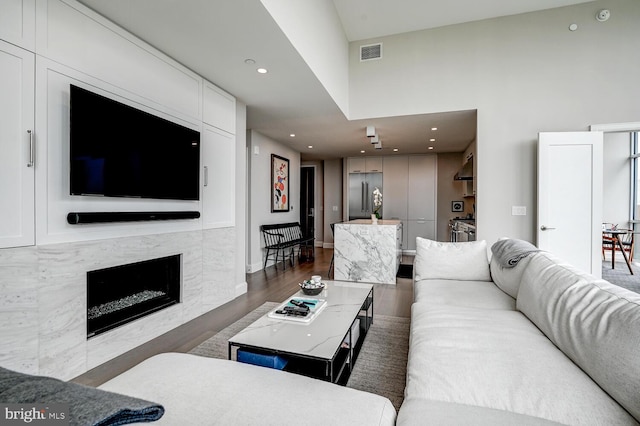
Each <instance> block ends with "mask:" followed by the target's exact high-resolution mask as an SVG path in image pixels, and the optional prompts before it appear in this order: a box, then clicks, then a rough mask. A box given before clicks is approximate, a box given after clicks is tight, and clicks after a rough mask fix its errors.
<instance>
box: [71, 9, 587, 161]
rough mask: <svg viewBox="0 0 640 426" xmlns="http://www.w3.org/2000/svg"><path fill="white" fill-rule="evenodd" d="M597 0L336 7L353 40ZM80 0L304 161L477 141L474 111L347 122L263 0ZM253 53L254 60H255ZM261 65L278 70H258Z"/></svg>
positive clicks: (454, 147)
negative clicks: (226, 96) (239, 105)
mask: <svg viewBox="0 0 640 426" xmlns="http://www.w3.org/2000/svg"><path fill="white" fill-rule="evenodd" d="M296 1H299V0H296ZM326 1H329V0H326ZM588 1H592V0H517V1H513V0H457V1H442V0H440V1H433V0H393V1H391V0H333V3H334V5H335V7H336V10H337V12H338V15H339V17H340V19H341V21H342V23H343V27H344V30H345V33H346V35H347V37H348V39H349V40H350V41H354V40H362V39H365V38H372V37H379V36H384V35H390V34H396V33H402V32H408V31H415V30H420V29H426V28H434V27H440V26H444V25H451V24H455V23H462V22H469V21H474V20H480V19H487V18H492V17H497V16H505V15H512V14H518V13H524V12H529V11H534V10H542V9H547V8H553V7H560V6H566V5H570V4H577V3H585V2H588ZM80 2H81V3H83V4H85V5H86V6H88V7H90V8H91V9H93V10H95V11H96V12H98V13H100V14H101V15H103V16H105V17H107V18H109V19H110V20H112V21H113V22H115V23H117V24H118V25H120V26H122V27H123V28H125V29H127V30H128V31H130V32H131V33H133V34H135V35H137V36H138V37H140V38H141V39H143V40H145V41H147V42H148V43H150V44H151V45H153V46H155V47H156V48H157V49H159V50H161V51H163V52H164V53H166V54H167V55H169V56H171V57H173V58H174V59H176V60H177V61H179V62H181V63H182V64H184V65H185V66H187V67H188V68H190V69H192V70H193V71H195V72H197V73H198V74H200V75H202V76H203V77H204V78H205V79H207V80H209V81H211V82H213V83H214V84H216V85H218V86H220V87H221V88H223V89H225V90H226V91H228V92H230V93H231V94H233V95H234V96H236V97H237V98H238V99H239V100H240V101H241V102H243V103H245V104H246V105H247V127H248V128H250V129H253V130H256V131H258V132H260V133H262V134H264V135H265V136H268V137H270V138H272V139H274V140H277V141H279V142H281V143H284V144H286V145H289V146H291V147H293V148H294V149H296V150H297V151H300V152H301V158H302V159H305V160H314V159H330V158H338V157H345V156H353V155H361V154H360V152H361V150H365V151H366V153H365V155H380V154H385V155H386V154H389V153H392V152H393V151H392V150H393V148H398V153H402V154H409V153H425V152H459V151H462V150H464V149H465V148H466V146H467V145H468V144H469V142H471V141H472V140H473V139H474V138H475V134H476V113H475V111H459V112H443V113H439V114H424V115H414V116H403V117H385V118H372V119H367V120H352V121H349V120H347V119H346V118H345V117H344V115H343V114H342V112H341V111H340V109H339V108H338V107H337V106H336V104H335V102H334V101H333V99H332V98H331V97H330V96H329V94H328V93H327V92H326V90H325V89H324V87H323V86H322V85H321V84H320V82H319V81H318V80H317V78H316V77H315V75H314V73H313V72H312V71H311V70H310V69H309V67H308V65H307V64H306V63H305V61H304V60H303V59H302V58H301V57H300V55H299V54H298V52H297V51H296V50H295V49H294V48H293V47H292V45H291V44H290V43H289V41H288V40H287V38H286V37H285V36H284V35H283V33H282V31H281V30H280V28H278V26H277V25H276V24H275V22H274V21H273V19H272V18H271V16H270V15H269V13H268V12H267V11H266V10H265V8H264V6H263V5H262V3H261V2H260V1H259V0H233V1H231V0H109V1H104V0H80ZM248 58H251V59H253V60H254V61H255V63H254V64H247V63H246V62H245V60H246V59H248ZM258 66H264V67H266V68H268V69H269V72H268V73H267V74H258V73H256V72H255V69H256V67H258ZM370 125H373V126H375V127H376V129H378V130H379V133H380V135H381V137H382V142H383V150H382V151H380V150H374V149H372V146H371V144H369V143H368V142H367V139H366V137H365V130H364V129H365V127H366V126H370ZM432 127H438V134H437V137H438V147H436V149H435V150H434V151H426V149H427V148H426V144H427V141H428V138H429V135H430V133H429V132H430V131H431V130H430V129H431V128H432ZM292 133H294V134H295V135H296V136H295V137H291V136H290V134H292ZM309 146H312V147H313V148H309Z"/></svg>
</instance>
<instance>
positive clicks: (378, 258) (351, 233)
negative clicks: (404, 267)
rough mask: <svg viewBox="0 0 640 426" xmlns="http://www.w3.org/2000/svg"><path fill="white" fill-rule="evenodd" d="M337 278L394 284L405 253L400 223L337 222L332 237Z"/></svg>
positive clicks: (395, 221)
mask: <svg viewBox="0 0 640 426" xmlns="http://www.w3.org/2000/svg"><path fill="white" fill-rule="evenodd" d="M333 240H334V242H333V250H334V252H333V253H334V268H335V272H334V279H335V280H340V281H357V282H358V281H361V282H367V283H379V284H395V283H396V273H397V272H398V268H399V267H400V260H401V257H402V250H401V248H400V245H401V242H402V223H401V222H400V221H399V220H379V221H378V223H377V224H374V223H372V221H371V220H369V219H357V220H351V221H349V222H344V223H336V224H335V226H334V238H333Z"/></svg>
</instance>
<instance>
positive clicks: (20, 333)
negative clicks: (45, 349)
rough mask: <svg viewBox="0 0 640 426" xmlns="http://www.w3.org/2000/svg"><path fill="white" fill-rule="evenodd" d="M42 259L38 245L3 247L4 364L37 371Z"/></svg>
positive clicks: (0, 334) (0, 356)
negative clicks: (39, 259)
mask: <svg viewBox="0 0 640 426" xmlns="http://www.w3.org/2000/svg"><path fill="white" fill-rule="evenodd" d="M37 265H38V262H37V251H36V249H35V247H24V248H17V249H11V250H9V249H3V250H0V271H2V273H0V324H2V327H0V365H2V366H3V367H5V368H9V369H12V370H16V371H21V372H23V373H29V374H36V373H38V368H39V356H38V288H37V286H38V267H37Z"/></svg>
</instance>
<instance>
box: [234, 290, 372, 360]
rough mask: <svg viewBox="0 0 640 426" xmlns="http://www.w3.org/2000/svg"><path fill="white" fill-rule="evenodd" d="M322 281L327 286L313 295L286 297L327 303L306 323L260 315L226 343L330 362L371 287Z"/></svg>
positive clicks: (301, 294)
mask: <svg viewBox="0 0 640 426" xmlns="http://www.w3.org/2000/svg"><path fill="white" fill-rule="evenodd" d="M323 282H325V283H326V284H327V287H326V288H325V290H324V291H323V292H322V293H320V294H319V295H317V296H307V295H305V294H303V293H302V292H301V291H300V292H298V293H295V294H294V295H292V296H291V297H290V298H288V299H292V298H295V297H306V298H309V297H312V298H316V299H324V300H326V301H327V305H326V307H325V308H324V310H323V311H322V312H320V313H319V314H318V316H317V317H316V318H314V319H313V320H312V321H311V322H310V323H301V322H296V321H288V320H286V319H274V318H269V317H268V316H267V315H264V316H262V317H261V318H260V319H258V320H257V321H255V322H254V323H253V324H251V325H250V326H248V327H247V328H245V329H244V330H242V331H241V332H239V333H238V334H236V335H235V336H233V337H232V338H230V339H229V343H233V344H234V345H236V346H252V347H257V348H264V349H269V350H274V351H280V352H287V353H291V354H296V355H303V356H309V357H314V358H319V359H325V360H331V359H332V358H333V356H334V355H335V354H336V352H337V350H338V349H339V348H340V345H341V344H342V341H343V339H344V337H345V334H346V333H347V331H348V330H349V328H350V327H351V324H353V321H354V320H355V319H356V317H357V316H358V313H359V312H360V308H361V307H362V304H363V303H364V302H365V300H366V298H367V296H368V294H369V292H370V291H371V289H372V288H373V286H372V285H371V284H361V283H350V282H341V281H323ZM288 299H287V300H288Z"/></svg>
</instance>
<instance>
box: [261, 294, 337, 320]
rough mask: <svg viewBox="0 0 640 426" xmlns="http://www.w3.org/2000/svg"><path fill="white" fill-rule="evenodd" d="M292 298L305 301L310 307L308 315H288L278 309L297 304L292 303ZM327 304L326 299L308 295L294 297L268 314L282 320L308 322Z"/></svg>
mask: <svg viewBox="0 0 640 426" xmlns="http://www.w3.org/2000/svg"><path fill="white" fill-rule="evenodd" d="M291 300H295V301H298V302H302V303H304V304H305V305H306V306H307V307H309V313H308V314H307V315H305V316H299V315H288V314H284V313H278V311H282V310H284V308H285V307H287V306H289V307H294V306H296V305H295V304H293V303H291ZM326 305H327V301H326V300H324V299H312V298H307V297H294V298H292V299H289V300H287V301H286V302H284V303H282V304H280V305H279V306H278V307H277V308H275V309H274V310H272V311H271V312H269V314H267V316H268V317H269V318H274V319H282V320H287V321H297V322H304V323H308V322H310V321H312V320H313V319H314V318H315V317H316V316H317V315H318V314H319V313H320V312H321V311H322V310H323V309H324V307H325V306H326Z"/></svg>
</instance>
